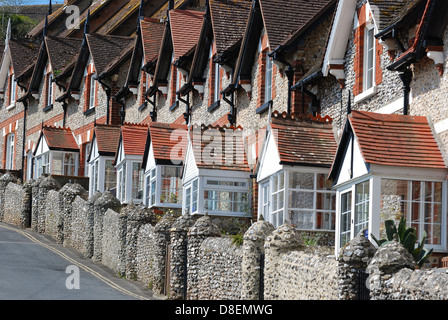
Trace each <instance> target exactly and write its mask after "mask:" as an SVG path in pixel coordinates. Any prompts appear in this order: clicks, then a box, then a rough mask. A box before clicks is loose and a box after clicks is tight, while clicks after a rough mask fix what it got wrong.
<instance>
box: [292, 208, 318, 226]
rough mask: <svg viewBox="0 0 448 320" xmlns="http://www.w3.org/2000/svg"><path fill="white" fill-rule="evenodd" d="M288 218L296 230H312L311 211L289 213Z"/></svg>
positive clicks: (312, 215)
mask: <svg viewBox="0 0 448 320" xmlns="http://www.w3.org/2000/svg"><path fill="white" fill-rule="evenodd" d="M291 213H292V216H291V217H290V219H291V222H292V224H293V225H294V226H295V227H296V228H298V229H306V230H311V229H313V217H314V214H313V212H312V211H291Z"/></svg>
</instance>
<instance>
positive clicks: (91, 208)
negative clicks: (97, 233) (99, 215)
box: [83, 191, 102, 259]
mask: <svg viewBox="0 0 448 320" xmlns="http://www.w3.org/2000/svg"><path fill="white" fill-rule="evenodd" d="M101 195H102V193H101V192H99V191H97V192H95V193H94V194H93V195H92V196H91V197H90V198H89V199H88V200H87V203H86V210H87V212H86V215H87V216H86V228H87V234H86V239H85V242H84V250H83V251H84V257H85V258H87V259H91V258H92V257H93V247H94V246H93V242H94V232H93V230H94V228H95V221H94V216H95V201H96V200H98V199H99V198H100V197H101Z"/></svg>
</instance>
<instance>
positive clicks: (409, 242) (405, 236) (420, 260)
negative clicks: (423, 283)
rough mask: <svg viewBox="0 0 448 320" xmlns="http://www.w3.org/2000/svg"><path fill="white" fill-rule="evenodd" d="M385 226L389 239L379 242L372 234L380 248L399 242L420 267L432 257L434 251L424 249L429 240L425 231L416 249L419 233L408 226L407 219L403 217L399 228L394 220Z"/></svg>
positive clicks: (388, 221)
mask: <svg viewBox="0 0 448 320" xmlns="http://www.w3.org/2000/svg"><path fill="white" fill-rule="evenodd" d="M384 226H385V228H386V237H387V239H381V240H378V239H376V238H375V236H374V235H373V234H372V239H373V240H374V241H375V242H376V243H377V245H378V246H379V247H380V246H383V245H385V244H386V243H389V242H391V241H394V240H395V241H398V242H399V243H401V244H402V245H403V247H405V249H406V250H407V251H408V252H409V253H410V254H411V255H412V257H413V258H414V260H415V262H416V263H417V265H418V266H419V267H421V266H422V265H423V264H424V263H425V262H426V260H428V258H429V257H430V256H431V254H432V251H433V249H430V250H428V249H427V248H425V247H424V244H425V241H426V238H427V234H426V232H425V231H423V237H422V240H421V241H420V243H418V244H417V247H415V245H416V243H417V240H418V238H417V231H416V230H415V228H414V227H407V226H406V219H405V218H404V217H401V219H400V222H399V223H398V228H397V227H396V226H395V221H394V220H386V221H385V222H384Z"/></svg>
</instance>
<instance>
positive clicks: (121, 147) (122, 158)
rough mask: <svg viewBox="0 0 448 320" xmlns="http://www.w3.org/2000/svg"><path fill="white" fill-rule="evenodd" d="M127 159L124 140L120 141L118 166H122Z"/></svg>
mask: <svg viewBox="0 0 448 320" xmlns="http://www.w3.org/2000/svg"><path fill="white" fill-rule="evenodd" d="M124 158H125V155H124V147H123V140H122V139H120V144H119V145H118V155H117V162H116V164H117V165H118V164H120V162H122V161H123V160H124Z"/></svg>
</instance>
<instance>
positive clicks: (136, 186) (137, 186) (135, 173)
mask: <svg viewBox="0 0 448 320" xmlns="http://www.w3.org/2000/svg"><path fill="white" fill-rule="evenodd" d="M132 198H133V199H143V170H141V165H140V163H138V162H133V163H132Z"/></svg>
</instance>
